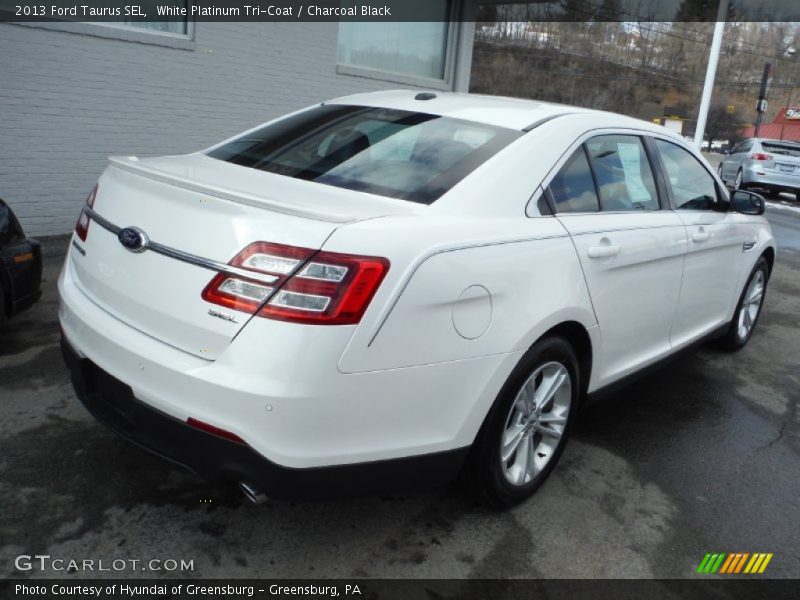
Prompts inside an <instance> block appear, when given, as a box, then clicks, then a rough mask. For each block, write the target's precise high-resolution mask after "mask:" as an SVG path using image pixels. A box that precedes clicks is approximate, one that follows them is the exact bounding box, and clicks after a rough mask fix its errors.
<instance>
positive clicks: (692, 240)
mask: <svg viewBox="0 0 800 600" xmlns="http://www.w3.org/2000/svg"><path fill="white" fill-rule="evenodd" d="M654 146H655V148H656V149H657V150H658V155H659V158H660V161H661V164H662V166H663V169H662V170H663V172H664V174H665V179H666V183H667V188H668V191H669V195H670V200H671V202H672V206H673V208H674V209H675V214H676V215H677V216H678V217H679V218H680V220H681V222H682V223H683V224H684V226H685V227H686V234H687V239H688V245H687V250H686V260H685V264H684V269H683V283H682V285H681V294H680V299H679V301H678V308H677V311H676V313H675V323H674V324H673V326H672V332H671V334H670V340H671V342H672V345H673V346H675V347H678V346H683V345H685V344H686V343H688V342H691V341H692V340H695V339H697V338H699V337H701V336H702V335H704V334H706V333H708V332H710V331H711V330H713V329H714V328H715V327H717V326H719V325H721V324H723V323H724V322H725V321H726V320H727V319H728V317H729V313H730V310H731V308H732V306H733V303H734V301H735V300H736V296H737V292H738V290H737V287H738V285H739V284H738V281H739V273H740V270H741V268H742V264H743V261H742V251H743V248H744V243H745V242H747V241H749V237H750V234H749V233H748V231H749V230H748V228H747V227H746V226H744V225H742V224H741V223H739V222H738V221H739V220H737V218H736V215H735V213H732V212H729V210H728V202H727V199H726V198H725V197H724V196H723V195H722V190H721V189H719V187H718V186H717V182H716V180H715V179H714V177H713V175H712V174H711V173H710V172H709V171H708V169H707V168H706V166H705V165H704V164H703V163H701V161H700V160H699V159H698V158H697V157H696V156H695V155H694V154H693V153H692V152H691V151H690V150H689V149H687V148H684V147H682V146H680V145H678V144H677V143H674V142H670V141H667V140H663V139H657V140H655V143H654Z"/></svg>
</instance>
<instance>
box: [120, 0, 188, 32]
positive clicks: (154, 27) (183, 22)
mask: <svg viewBox="0 0 800 600" xmlns="http://www.w3.org/2000/svg"><path fill="white" fill-rule="evenodd" d="M136 4H137V5H138V6H141V7H142V12H144V13H145V14H147V15H148V17H149V16H150V15H157V14H158V7H159V6H164V5H165V3H164V2H163V0H139V1H138V2H137V3H136ZM169 6H175V7H180V8H185V9H186V10H187V12H188V11H189V9H190V5H189V0H178V1H177V2H174V1H173V2H169ZM167 18H169V19H170V20H169V21H150V20H147V21H137V20H132V19H126V20H125V21H124V23H125V25H124V26H125V27H130V28H132V29H145V30H149V31H153V32H158V33H172V34H175V35H184V36H185V35H188V34H189V21H188V19H187V17H167Z"/></svg>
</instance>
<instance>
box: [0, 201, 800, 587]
mask: <svg viewBox="0 0 800 600" xmlns="http://www.w3.org/2000/svg"><path fill="white" fill-rule="evenodd" d="M768 218H769V220H770V222H771V223H772V224H773V227H774V230H775V233H776V235H777V237H778V242H779V245H780V249H779V253H778V260H777V264H776V266H775V269H774V271H773V274H772V279H771V281H770V285H769V291H768V294H767V297H766V305H765V308H764V312H763V315H762V318H761V320H760V323H759V325H758V328H757V330H756V332H755V334H754V337H753V338H752V340H751V341H750V343H749V344H748V345H747V347H746V348H744V349H743V350H742V351H741V352H739V353H737V354H725V353H721V352H719V351H716V350H713V349H710V348H705V347H704V348H701V349H699V350H696V351H693V352H691V353H688V354H685V355H683V356H681V357H679V358H678V359H676V360H675V361H674V362H672V363H671V364H670V365H668V366H667V367H665V368H664V369H662V370H660V371H658V372H656V373H654V374H652V375H649V376H647V377H646V378H644V379H642V380H640V381H639V382H638V383H636V384H634V385H632V386H629V387H627V388H625V389H623V390H621V391H620V392H618V393H616V394H615V395H613V396H611V397H609V398H607V399H605V400H604V401H601V402H596V403H594V404H591V405H589V406H587V407H586V408H585V409H584V410H583V411H582V413H581V414H580V418H579V421H578V422H577V426H576V429H575V431H574V435H573V437H572V438H571V440H570V442H569V444H568V445H567V448H566V451H565V453H564V455H563V457H562V460H561V463H560V464H559V465H558V467H557V468H556V470H555V471H554V473H553V475H552V476H551V477H550V479H549V480H548V481H547V482H546V484H545V485H544V486H543V487H542V488H541V490H540V491H539V492H538V493H537V494H536V496H535V497H534V498H532V499H531V500H530V501H528V502H527V503H525V504H523V505H521V506H519V507H517V508H515V509H513V510H509V511H507V512H493V511H491V510H488V509H485V508H482V507H480V506H478V505H476V504H475V503H474V502H473V500H472V499H471V498H470V496H469V495H468V494H466V493H465V492H464V490H463V489H461V487H460V486H459V485H456V484H454V485H451V486H448V487H445V488H442V489H437V490H433V491H429V492H420V493H409V494H399V495H391V496H373V497H366V498H355V499H348V500H339V501H331V502H283V501H269V502H268V503H266V504H264V505H261V506H254V505H250V504H248V503H246V502H245V501H244V500H243V499H242V497H241V496H240V494H239V493H238V492H236V491H234V490H232V489H230V488H227V487H215V486H210V485H208V484H206V483H205V482H204V481H202V480H200V479H198V478H197V477H195V476H193V475H191V474H188V473H184V472H182V471H179V470H176V469H175V468H173V467H172V466H170V465H169V464H166V463H164V462H162V461H161V460H159V459H156V458H154V457H151V456H150V455H148V454H147V453H145V452H144V451H141V450H139V449H137V448H134V447H131V446H130V445H128V444H127V443H126V442H124V441H123V440H121V439H119V438H118V437H116V436H115V435H113V434H111V433H109V432H108V431H106V430H105V429H104V428H103V427H102V426H101V425H99V424H98V423H97V422H95V420H94V419H93V418H92V417H90V416H89V415H88V414H87V413H86V411H85V410H84V409H83V408H82V406H81V405H80V404H79V402H78V401H77V400H76V399H75V397H74V395H73V392H72V389H71V387H70V384H69V381H68V377H67V371H66V369H65V368H64V366H63V364H62V361H61V357H60V354H59V347H58V336H59V333H58V326H57V322H56V308H57V294H56V289H55V281H56V277H57V274H58V271H59V268H60V263H61V261H62V260H63V258H61V257H60V256H57V255H51V256H49V257H48V258H47V260H46V264H45V282H44V296H43V298H42V300H41V301H40V302H39V303H38V304H37V305H36V306H35V307H34V308H33V309H32V310H31V311H30V312H28V313H26V314H24V315H21V316H20V317H18V318H17V319H14V320H12V321H10V322H9V323H8V327H7V329H6V330H5V331H3V332H2V333H0V407H2V418H1V419H0V497H2V498H3V500H2V502H1V503H0V577H3V576H25V577H28V576H31V577H42V576H63V575H64V573H63V572H55V571H45V572H41V571H38V570H33V571H25V572H22V573H21V572H19V571H16V570H15V569H14V558H15V557H16V556H18V555H20V554H49V555H51V556H52V557H60V558H65V559H67V560H69V559H78V560H80V559H84V558H87V559H95V560H97V559H104V560H106V561H110V560H112V559H126V560H130V559H148V560H149V559H151V558H157V559H162V560H163V559H175V560H181V559H183V560H192V561H193V565H194V569H193V570H192V571H190V572H185V573H180V572H171V573H169V575H171V576H180V575H192V576H196V577H248V576H258V577H392V578H422V577H435V578H438V577H451V578H460V577H489V578H492V577H580V578H583V577H641V578H645V577H666V578H680V577H695V576H697V575H695V570H696V568H697V566H698V564H699V563H700V561H701V560H702V558H703V556H704V554H705V553H707V552H771V553H774V558H773V559H772V561H771V563H770V564H769V567H768V569H767V571H766V573H765V574H764V575H763V577H798V576H800V538H799V536H798V535H797V532H798V523H800V461H799V460H798V450H800V414H798V406H797V405H798V400H799V399H800V392H799V391H798V390H800V373H799V372H798V369H797V365H798V356H800V335H799V334H800V318H798V314H800V214H799V213H797V212H794V211H791V210H788V209H785V208H782V209H779V208H774V207H770V209H769V211H768ZM60 243H61V244H62V245H64V244H65V242H63V241H61V242H60ZM96 575H97V573H92V572H78V573H74V574H72V576H75V577H81V576H85V577H91V576H96ZM115 575H121V576H142V577H151V576H153V575H154V573H151V572H141V571H140V570H137V569H134V568H130V569H126V570H123V571H119V572H116V573H115ZM705 577H708V576H707V575H706V576H705Z"/></svg>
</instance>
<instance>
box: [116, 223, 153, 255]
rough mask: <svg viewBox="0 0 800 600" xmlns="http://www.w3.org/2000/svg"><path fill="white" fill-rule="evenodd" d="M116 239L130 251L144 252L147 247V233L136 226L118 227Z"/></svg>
mask: <svg viewBox="0 0 800 600" xmlns="http://www.w3.org/2000/svg"><path fill="white" fill-rule="evenodd" d="M117 239H118V240H119V243H120V244H122V245H123V246H125V248H126V249H127V250H130V251H131V252H144V251H145V250H146V249H147V241H148V240H147V234H145V232H144V231H142V230H141V229H139V228H137V227H125V228H123V229H120V230H119V233H118V234H117Z"/></svg>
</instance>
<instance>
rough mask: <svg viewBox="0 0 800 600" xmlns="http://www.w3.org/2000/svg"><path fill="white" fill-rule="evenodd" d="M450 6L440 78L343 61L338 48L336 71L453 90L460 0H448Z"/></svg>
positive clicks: (405, 83)
mask: <svg viewBox="0 0 800 600" xmlns="http://www.w3.org/2000/svg"><path fill="white" fill-rule="evenodd" d="M448 2H449V7H448V11H447V29H446V32H447V42H446V44H445V46H444V76H443V77H442V78H441V79H440V78H436V77H425V76H423V75H412V74H409V73H398V72H396V71H387V70H384V69H376V68H372V67H363V66H360V65H354V64H350V63H343V62H340V60H339V54H338V50H337V55H336V72H337V73H338V74H340V75H350V76H354V77H364V78H366V79H376V80H379V81H388V82H391V83H400V84H403V85H411V86H415V87H424V88H431V89H436V90H442V91H448V90H452V89H453V86H454V85H455V79H456V58H457V54H458V36H459V30H460V28H459V27H458V20H459V19H458V16H459V14H458V4H459V3H458V2H455V1H454V0H448ZM341 32H342V25H341V23H340V24H339V32H338V36H337V38H336V39H337V44H338V40H339V36H341Z"/></svg>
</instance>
